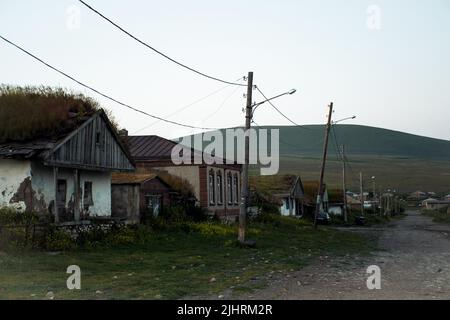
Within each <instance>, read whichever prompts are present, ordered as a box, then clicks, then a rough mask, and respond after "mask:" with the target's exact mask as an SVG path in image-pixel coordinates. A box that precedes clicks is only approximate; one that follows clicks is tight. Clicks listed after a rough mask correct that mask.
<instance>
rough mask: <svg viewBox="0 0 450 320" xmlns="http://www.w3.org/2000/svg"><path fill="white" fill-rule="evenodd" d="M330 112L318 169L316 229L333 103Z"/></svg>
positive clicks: (321, 199) (322, 190) (322, 191)
mask: <svg viewBox="0 0 450 320" xmlns="http://www.w3.org/2000/svg"><path fill="white" fill-rule="evenodd" d="M329 108H330V110H329V113H328V121H327V125H326V127H325V140H324V144H323V155H322V165H321V168H320V179H319V187H318V195H317V201H316V202H317V203H316V211H315V213H314V228H316V229H317V216H318V214H319V212H320V210H321V208H322V202H323V193H324V192H325V190H324V188H323V178H324V174H325V164H326V161H327V151H328V137H329V135H330V129H331V117H332V115H333V102H331V103H330V106H329Z"/></svg>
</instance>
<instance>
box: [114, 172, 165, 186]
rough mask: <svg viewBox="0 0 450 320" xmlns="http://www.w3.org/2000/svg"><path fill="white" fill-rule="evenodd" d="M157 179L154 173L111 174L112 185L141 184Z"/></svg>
mask: <svg viewBox="0 0 450 320" xmlns="http://www.w3.org/2000/svg"><path fill="white" fill-rule="evenodd" d="M156 177H158V176H157V175H156V174H155V173H113V174H112V175H111V183H112V184H141V183H144V182H145V181H148V180H153V179H155V178H156Z"/></svg>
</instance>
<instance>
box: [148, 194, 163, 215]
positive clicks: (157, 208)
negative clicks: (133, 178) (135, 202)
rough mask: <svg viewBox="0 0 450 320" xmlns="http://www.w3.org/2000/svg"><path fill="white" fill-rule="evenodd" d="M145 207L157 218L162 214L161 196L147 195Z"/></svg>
mask: <svg viewBox="0 0 450 320" xmlns="http://www.w3.org/2000/svg"><path fill="white" fill-rule="evenodd" d="M144 198H145V207H146V208H147V209H148V210H149V211H150V212H151V213H152V214H153V216H155V217H157V216H159V214H160V213H161V198H162V196H161V195H154V194H146V195H145V197H144Z"/></svg>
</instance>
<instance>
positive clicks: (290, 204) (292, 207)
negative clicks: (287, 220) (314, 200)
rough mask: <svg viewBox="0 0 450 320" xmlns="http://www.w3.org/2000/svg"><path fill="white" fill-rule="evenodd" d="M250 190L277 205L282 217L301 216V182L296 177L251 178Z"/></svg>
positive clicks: (302, 194)
mask: <svg viewBox="0 0 450 320" xmlns="http://www.w3.org/2000/svg"><path fill="white" fill-rule="evenodd" d="M250 184H251V188H252V190H254V191H255V192H257V193H258V194H260V195H262V196H263V197H264V198H266V199H270V202H273V203H277V204H279V206H280V207H279V212H280V213H281V215H283V216H301V215H303V204H302V199H303V196H304V190H303V184H302V180H301V179H300V177H299V176H296V175H278V176H261V177H252V178H251V180H250Z"/></svg>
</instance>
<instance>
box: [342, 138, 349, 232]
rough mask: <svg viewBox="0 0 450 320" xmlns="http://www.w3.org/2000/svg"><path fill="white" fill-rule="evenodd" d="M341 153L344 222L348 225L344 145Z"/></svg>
mask: <svg viewBox="0 0 450 320" xmlns="http://www.w3.org/2000/svg"><path fill="white" fill-rule="evenodd" d="M341 148H342V149H341V152H342V191H343V193H344V194H343V197H344V199H343V200H344V212H343V214H344V222H345V223H347V222H348V219H347V211H348V209H347V183H346V182H347V181H346V178H347V176H346V166H345V146H344V145H342V147H341Z"/></svg>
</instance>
